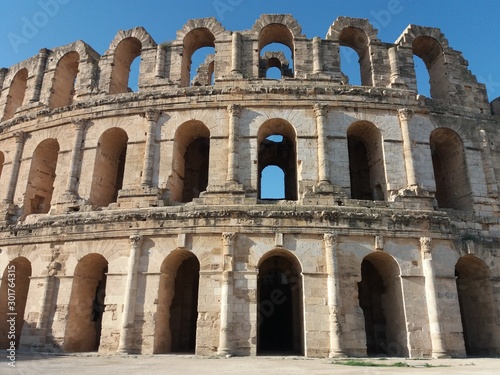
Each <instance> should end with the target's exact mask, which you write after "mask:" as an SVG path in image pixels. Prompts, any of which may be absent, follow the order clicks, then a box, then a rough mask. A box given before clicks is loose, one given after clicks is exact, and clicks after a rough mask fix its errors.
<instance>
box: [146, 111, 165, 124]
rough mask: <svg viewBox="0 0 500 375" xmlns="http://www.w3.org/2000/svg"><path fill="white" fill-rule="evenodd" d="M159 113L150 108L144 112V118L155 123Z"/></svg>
mask: <svg viewBox="0 0 500 375" xmlns="http://www.w3.org/2000/svg"><path fill="white" fill-rule="evenodd" d="M160 116H161V111H159V110H157V109H153V108H150V109H148V110H146V112H144V117H145V118H146V120H148V121H153V122H157V121H158V120H159V119H160Z"/></svg>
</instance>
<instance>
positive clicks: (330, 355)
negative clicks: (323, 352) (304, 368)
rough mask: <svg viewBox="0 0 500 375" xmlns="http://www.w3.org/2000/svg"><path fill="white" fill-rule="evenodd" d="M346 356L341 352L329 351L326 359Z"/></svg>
mask: <svg viewBox="0 0 500 375" xmlns="http://www.w3.org/2000/svg"><path fill="white" fill-rule="evenodd" d="M346 357H347V354H345V353H344V352H343V351H341V350H331V351H330V353H329V354H328V358H346Z"/></svg>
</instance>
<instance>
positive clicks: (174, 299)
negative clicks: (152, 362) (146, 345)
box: [154, 250, 200, 354]
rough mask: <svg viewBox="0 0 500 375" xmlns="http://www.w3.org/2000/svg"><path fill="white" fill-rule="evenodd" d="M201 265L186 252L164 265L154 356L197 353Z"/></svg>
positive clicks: (170, 258)
mask: <svg viewBox="0 0 500 375" xmlns="http://www.w3.org/2000/svg"><path fill="white" fill-rule="evenodd" d="M199 280H200V263H199V261H198V259H197V258H196V256H195V255H194V254H193V253H191V252H189V251H186V250H176V251H173V252H172V253H171V254H170V255H169V256H167V258H166V259H165V260H164V261H163V264H162V266H161V276H160V287H159V291H158V311H157V319H156V328H155V345H154V353H155V354H159V353H194V352H195V350H196V329H197V321H198V288H199Z"/></svg>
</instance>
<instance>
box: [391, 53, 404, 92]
mask: <svg viewBox="0 0 500 375" xmlns="http://www.w3.org/2000/svg"><path fill="white" fill-rule="evenodd" d="M388 53H389V64H390V66H391V76H390V80H391V85H390V86H391V87H395V88H405V87H406V84H405V81H404V79H403V77H401V72H400V69H399V59H398V50H397V47H395V46H394V47H391V48H389V52H388Z"/></svg>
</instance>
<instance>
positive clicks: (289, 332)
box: [257, 256, 302, 355]
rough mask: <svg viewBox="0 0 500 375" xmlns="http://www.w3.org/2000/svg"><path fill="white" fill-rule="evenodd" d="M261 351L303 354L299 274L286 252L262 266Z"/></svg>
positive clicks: (259, 323)
mask: <svg viewBox="0 0 500 375" xmlns="http://www.w3.org/2000/svg"><path fill="white" fill-rule="evenodd" d="M257 288H258V291H257V293H258V318H257V319H258V321H257V324H258V346H257V353H258V354H268V355H269V354H271V355H272V354H280V355H294V354H299V355H300V354H302V344H301V341H302V329H301V326H302V324H301V322H302V314H301V306H302V298H301V296H300V290H301V282H300V276H299V274H298V272H297V270H296V268H295V267H294V265H293V264H292V263H291V262H290V261H289V260H288V259H287V258H285V257H283V256H272V257H270V258H268V259H267V260H265V261H264V262H263V263H262V265H261V266H260V267H259V278H258V285H257Z"/></svg>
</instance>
